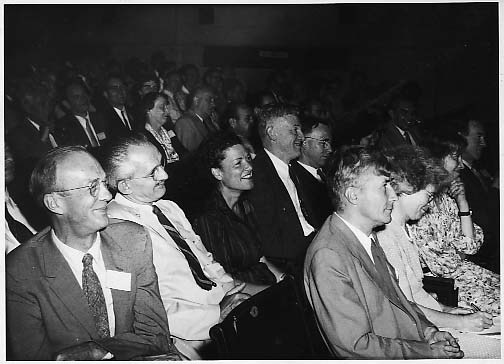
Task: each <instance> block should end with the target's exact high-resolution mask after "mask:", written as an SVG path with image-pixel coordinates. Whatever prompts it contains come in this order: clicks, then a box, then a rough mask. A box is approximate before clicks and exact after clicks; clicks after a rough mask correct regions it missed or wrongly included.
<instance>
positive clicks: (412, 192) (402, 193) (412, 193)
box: [396, 188, 436, 202]
mask: <svg viewBox="0 0 504 364" xmlns="http://www.w3.org/2000/svg"><path fill="white" fill-rule="evenodd" d="M421 190H425V192H427V195H428V196H429V199H428V201H429V202H431V201H432V200H434V197H436V193H435V192H430V191H427V190H426V189H425V188H422V189H420V190H418V191H401V192H398V193H396V194H397V196H398V197H399V196H400V195H406V196H411V195H414V194H415V193H417V192H420V191H421Z"/></svg>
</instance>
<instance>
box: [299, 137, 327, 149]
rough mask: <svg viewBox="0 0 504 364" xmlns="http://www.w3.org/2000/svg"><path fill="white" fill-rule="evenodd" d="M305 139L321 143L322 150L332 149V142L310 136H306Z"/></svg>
mask: <svg viewBox="0 0 504 364" xmlns="http://www.w3.org/2000/svg"><path fill="white" fill-rule="evenodd" d="M304 138H305V139H313V140H317V141H318V142H319V143H322V148H325V149H329V148H332V143H331V141H329V140H326V139H318V138H314V137H309V136H305V137H304Z"/></svg>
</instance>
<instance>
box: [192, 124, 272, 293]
mask: <svg viewBox="0 0 504 364" xmlns="http://www.w3.org/2000/svg"><path fill="white" fill-rule="evenodd" d="M201 153H202V157H203V160H204V166H205V169H206V171H207V173H208V175H209V177H208V178H209V179H210V180H211V181H212V182H211V183H213V185H214V189H213V192H212V193H211V195H210V198H209V199H208V201H207V204H206V206H205V210H204V213H202V214H201V215H200V216H198V217H197V218H196V220H195V221H194V223H193V228H194V230H195V231H196V233H197V234H198V235H199V236H200V237H201V240H202V241H203V244H204V245H205V247H206V248H207V249H208V251H209V252H211V253H212V254H213V255H214V258H215V260H216V261H218V262H219V263H220V264H222V266H223V267H224V269H225V270H226V272H228V273H229V274H231V275H232V276H233V278H234V279H238V280H241V281H243V282H247V283H252V284H258V285H270V284H273V283H275V282H276V278H275V275H274V274H273V273H272V272H271V271H270V270H269V268H268V266H267V265H266V264H265V263H263V261H264V259H263V254H262V251H261V241H260V237H259V236H258V234H257V227H256V222H255V217H254V212H253V210H252V205H251V204H250V203H249V202H248V201H247V199H246V198H245V195H246V192H247V191H249V190H251V189H252V188H253V187H254V182H253V179H252V175H253V173H252V165H251V164H250V162H251V161H250V155H249V153H248V152H247V151H246V149H245V147H244V146H243V144H242V143H241V141H240V139H239V138H238V136H236V135H235V134H233V133H232V132H220V133H217V134H215V135H214V136H213V137H210V138H209V139H208V140H207V141H205V142H204V144H203V145H202V147H201Z"/></svg>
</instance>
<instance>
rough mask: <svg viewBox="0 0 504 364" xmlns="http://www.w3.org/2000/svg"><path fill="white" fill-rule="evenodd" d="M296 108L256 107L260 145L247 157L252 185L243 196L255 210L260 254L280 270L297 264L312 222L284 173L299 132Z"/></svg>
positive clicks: (300, 136) (293, 154)
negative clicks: (252, 177) (260, 147)
mask: <svg viewBox="0 0 504 364" xmlns="http://www.w3.org/2000/svg"><path fill="white" fill-rule="evenodd" d="M297 114H298V112H297V110H296V109H295V108H293V107H291V106H288V105H285V104H274V105H266V106H264V107H262V108H261V109H260V110H259V112H258V118H259V134H260V136H261V140H262V143H263V146H264V149H262V150H258V151H257V156H256V157H255V159H254V160H253V161H252V166H253V168H254V188H253V189H252V190H251V191H250V194H249V200H250V202H251V203H252V205H253V207H254V209H255V212H256V216H257V225H258V231H259V234H260V236H261V240H262V242H263V247H262V248H263V253H264V255H265V257H266V258H267V259H268V261H270V262H271V263H273V264H277V266H278V268H280V269H281V270H284V271H286V270H287V271H288V270H292V269H293V270H294V271H296V270H297V268H299V267H300V264H301V263H302V260H303V258H304V254H305V251H306V248H307V247H308V244H309V243H310V241H311V238H312V236H311V235H312V233H313V232H314V228H313V227H312V226H311V225H310V224H309V223H308V219H307V213H306V210H305V209H304V208H303V205H302V201H300V199H299V195H298V191H297V189H296V186H295V184H294V182H293V181H292V179H291V177H290V175H289V163H290V162H291V161H292V160H294V159H295V158H297V157H299V153H300V151H299V150H300V148H301V144H302V143H303V139H304V138H303V133H302V132H301V124H300V122H299V120H298V117H297Z"/></svg>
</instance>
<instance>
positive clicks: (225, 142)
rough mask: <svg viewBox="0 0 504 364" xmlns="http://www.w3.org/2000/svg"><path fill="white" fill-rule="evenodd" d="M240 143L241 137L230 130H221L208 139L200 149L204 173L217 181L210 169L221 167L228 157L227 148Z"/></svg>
mask: <svg viewBox="0 0 504 364" xmlns="http://www.w3.org/2000/svg"><path fill="white" fill-rule="evenodd" d="M238 144H242V142H241V139H240V138H239V137H238V136H237V135H236V134H235V133H233V132H232V131H229V130H225V131H219V132H217V133H215V134H213V135H212V136H210V137H209V138H208V139H206V140H205V141H204V142H203V143H202V144H201V146H200V148H199V150H198V153H199V155H200V162H201V165H202V166H203V168H204V169H205V173H203V175H205V176H206V178H208V179H209V180H210V181H214V182H215V178H213V176H212V174H211V171H210V170H211V169H212V168H221V167H222V165H221V163H222V161H223V160H224V159H225V158H226V153H225V152H226V150H227V149H228V148H231V147H232V146H234V145H238Z"/></svg>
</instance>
